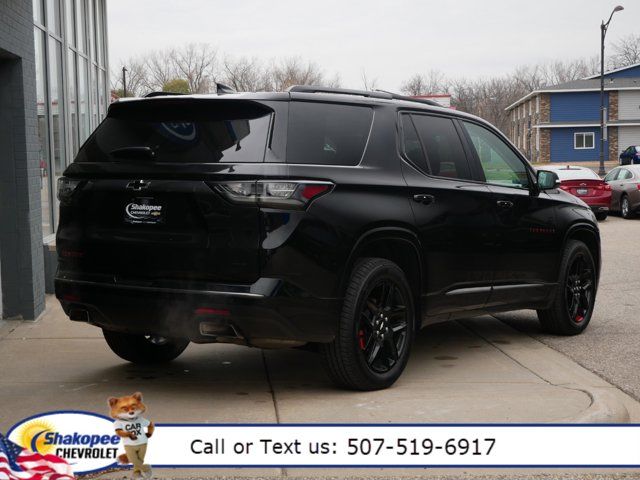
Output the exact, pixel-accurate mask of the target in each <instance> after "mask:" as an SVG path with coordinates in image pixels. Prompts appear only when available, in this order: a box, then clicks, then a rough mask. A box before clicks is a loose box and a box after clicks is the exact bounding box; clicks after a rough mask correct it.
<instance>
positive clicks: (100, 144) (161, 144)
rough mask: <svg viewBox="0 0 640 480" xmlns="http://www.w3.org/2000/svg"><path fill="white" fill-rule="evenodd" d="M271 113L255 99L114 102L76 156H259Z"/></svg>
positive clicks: (232, 159) (186, 159)
mask: <svg viewBox="0 0 640 480" xmlns="http://www.w3.org/2000/svg"><path fill="white" fill-rule="evenodd" d="M271 113H272V112H271V110H269V109H267V107H264V106H262V105H259V104H255V103H247V102H238V101H235V102H234V101H224V100H214V101H206V100H204V101H203V100H198V101H192V100H191V101H185V100H150V101H140V102H131V103H129V102H123V103H121V104H114V105H112V107H111V108H110V110H109V115H108V116H107V118H106V119H105V120H104V121H103V122H102V123H101V124H100V125H99V126H98V128H97V129H96V131H95V132H94V133H93V134H92V135H91V136H90V137H89V139H88V140H87V142H86V143H85V144H84V145H83V146H82V148H81V149H80V151H79V152H78V156H77V157H76V162H113V161H126V160H140V159H142V160H145V159H146V160H149V161H154V162H168V163H245V162H262V161H263V159H264V152H265V147H266V143H267V138H268V136H269V135H268V132H269V123H270V119H271ZM141 150H146V152H145V151H142V152H141ZM151 151H153V157H151V154H150V153H149V152H151ZM141 153H142V154H141ZM145 153H148V155H144V154H145Z"/></svg>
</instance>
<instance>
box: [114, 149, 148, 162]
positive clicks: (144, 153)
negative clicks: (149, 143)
mask: <svg viewBox="0 0 640 480" xmlns="http://www.w3.org/2000/svg"><path fill="white" fill-rule="evenodd" d="M109 154H110V155H111V156H112V157H116V158H130V159H140V160H151V159H153V158H155V156H156V152H154V151H153V150H152V149H151V148H150V147H122V148H116V149H114V150H111V151H110V152H109Z"/></svg>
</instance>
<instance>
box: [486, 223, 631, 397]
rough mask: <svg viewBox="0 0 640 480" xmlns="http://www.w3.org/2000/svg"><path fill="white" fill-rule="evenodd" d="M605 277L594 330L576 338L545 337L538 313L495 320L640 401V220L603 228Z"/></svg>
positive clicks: (517, 314)
mask: <svg viewBox="0 0 640 480" xmlns="http://www.w3.org/2000/svg"><path fill="white" fill-rule="evenodd" d="M600 234H601V237H602V275H601V279H600V285H599V291H598V295H597V298H596V309H595V312H594V315H593V318H592V319H591V324H590V325H589V328H588V329H587V330H586V331H585V332H584V333H583V334H582V335H579V336H577V337H556V336H550V335H544V334H543V333H541V332H540V327H539V325H538V322H537V318H536V315H535V313H534V312H531V311H525V310H523V311H520V312H511V313H507V314H500V315H496V317H497V318H500V319H501V320H503V321H504V322H505V323H507V324H509V325H511V326H513V327H514V328H516V329H518V330H520V331H522V332H525V333H527V334H529V335H531V336H533V337H534V338H536V339H537V340H539V341H541V342H543V343H544V344H546V345H548V346H550V347H552V348H554V349H555V350H557V351H559V352H562V353H563V354H565V355H567V356H568V357H570V358H571V359H573V360H575V361H576V362H577V363H579V364H580V365H582V366H584V367H585V368H587V369H588V370H590V371H592V372H595V373H596V374H598V375H599V376H601V377H602V378H604V379H605V380H607V381H608V382H610V383H612V384H614V385H616V386H617V387H619V388H620V389H622V390H624V391H625V392H627V393H628V394H629V395H631V396H633V397H634V398H636V399H640V354H639V353H638V352H639V348H640V244H639V241H640V219H633V220H624V219H622V218H621V217H619V216H611V215H610V216H609V217H608V218H607V220H605V221H604V222H600Z"/></svg>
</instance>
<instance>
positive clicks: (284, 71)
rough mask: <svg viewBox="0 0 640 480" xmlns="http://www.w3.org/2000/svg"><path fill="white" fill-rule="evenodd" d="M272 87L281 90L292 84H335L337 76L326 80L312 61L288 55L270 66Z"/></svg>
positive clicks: (337, 79)
mask: <svg viewBox="0 0 640 480" xmlns="http://www.w3.org/2000/svg"><path fill="white" fill-rule="evenodd" d="M270 72H271V81H272V85H271V87H272V89H273V90H275V91H277V92H281V91H284V90H286V89H287V88H289V87H291V86H293V85H322V86H335V83H336V81H337V82H338V83H339V81H340V79H339V77H334V79H333V80H326V78H325V75H324V73H323V72H322V70H320V68H319V67H318V65H316V64H315V63H313V62H306V63H305V62H304V61H302V60H301V59H300V58H299V57H288V58H285V59H282V60H280V61H277V62H274V63H273V64H272V65H271V68H270Z"/></svg>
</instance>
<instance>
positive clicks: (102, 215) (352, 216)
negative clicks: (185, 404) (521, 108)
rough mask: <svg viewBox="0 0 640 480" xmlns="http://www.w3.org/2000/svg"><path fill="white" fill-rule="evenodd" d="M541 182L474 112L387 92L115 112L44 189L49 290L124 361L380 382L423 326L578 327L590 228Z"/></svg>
mask: <svg viewBox="0 0 640 480" xmlns="http://www.w3.org/2000/svg"><path fill="white" fill-rule="evenodd" d="M557 187H558V183H557V177H556V176H555V174H554V173H552V172H548V171H543V170H541V171H538V172H536V171H534V169H533V168H532V167H531V166H530V165H529V164H528V162H527V161H526V160H525V158H523V157H522V155H521V154H520V153H519V152H518V151H517V150H516V149H515V148H514V147H513V145H511V144H510V143H509V141H508V140H507V139H506V138H505V137H504V136H503V135H502V134H501V133H500V132H499V131H498V130H496V129H495V128H494V127H492V126H491V125H489V124H487V123H486V122H484V121H483V120H481V119H479V118H477V117H474V116H471V115H468V114H464V113H461V112H456V111H454V110H451V109H445V108H440V107H438V106H435V105H434V104H432V103H431V102H425V101H418V100H413V99H411V98H407V97H402V96H399V95H394V94H390V93H386V92H365V91H354V90H341V89H321V88H314V87H308V86H305V87H293V88H291V89H290V90H289V91H288V92H282V93H243V94H227V95H211V96H206V95H205V96H159V97H154V98H143V99H136V100H130V101H121V102H118V103H115V104H113V105H111V107H110V108H109V112H108V115H107V117H106V119H105V120H104V121H103V122H102V124H101V125H100V126H99V127H98V128H97V130H96V131H95V132H94V133H93V134H92V135H91V137H90V138H89V139H88V140H87V142H86V143H85V144H84V145H83V147H82V148H81V150H80V152H79V153H78V155H77V158H76V159H75V161H74V162H73V164H71V165H70V166H69V167H68V168H67V170H66V171H65V173H64V177H62V178H60V180H59V184H58V196H59V200H60V221H59V227H58V234H57V251H58V257H59V264H58V273H57V277H56V295H57V297H58V299H59V300H60V302H61V303H62V306H63V307H64V310H65V312H66V313H67V315H68V316H69V317H70V318H71V319H72V320H76V321H83V322H89V323H91V324H93V325H97V326H98V327H100V328H102V329H103V331H104V336H105V339H106V341H107V343H108V344H109V346H110V347H111V349H112V350H113V351H114V352H115V353H116V354H117V355H119V356H120V357H122V358H123V359H125V360H129V361H132V362H161V361H169V360H172V359H174V358H175V357H177V356H178V355H180V353H181V352H182V351H183V350H184V349H185V348H186V346H187V344H188V343H189V342H196V343H209V342H212V343H215V342H228V343H237V344H242V345H248V346H254V347H261V348H278V347H300V346H303V345H308V346H313V347H314V349H317V350H318V351H319V352H320V353H321V354H322V356H323V357H324V360H325V363H326V366H327V369H328V372H329V374H330V376H331V377H332V378H333V380H335V381H336V382H337V383H338V384H340V385H342V386H345V387H348V388H354V389H362V390H372V389H379V388H384V387H388V386H390V385H391V384H393V382H394V381H395V380H396V379H397V378H398V377H399V376H400V374H401V373H402V370H403V369H404V367H405V365H406V363H407V359H408V356H409V350H410V348H411V344H412V341H413V339H414V336H415V334H416V331H417V330H418V329H419V328H421V327H423V326H425V325H429V324H432V323H435V322H441V321H444V320H452V319H456V318H461V317H470V316H474V315H481V314H485V313H487V312H497V311H505V310H514V309H524V308H527V309H536V310H537V311H538V316H539V318H540V322H541V323H542V325H543V327H544V328H545V329H546V330H548V331H551V332H554V333H558V334H563V335H571V334H576V333H580V332H581V331H582V330H584V329H585V328H586V326H587V324H588V323H589V320H590V317H591V314H592V312H593V307H594V300H595V294H596V288H597V282H598V277H599V271H600V237H599V231H598V226H597V223H596V221H595V218H594V216H593V213H592V212H591V210H590V209H589V208H588V207H587V206H586V205H585V204H584V203H583V202H582V201H580V200H578V199H577V198H576V197H574V196H572V195H569V194H567V193H565V192H563V191H561V190H559V189H558V188H557Z"/></svg>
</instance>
